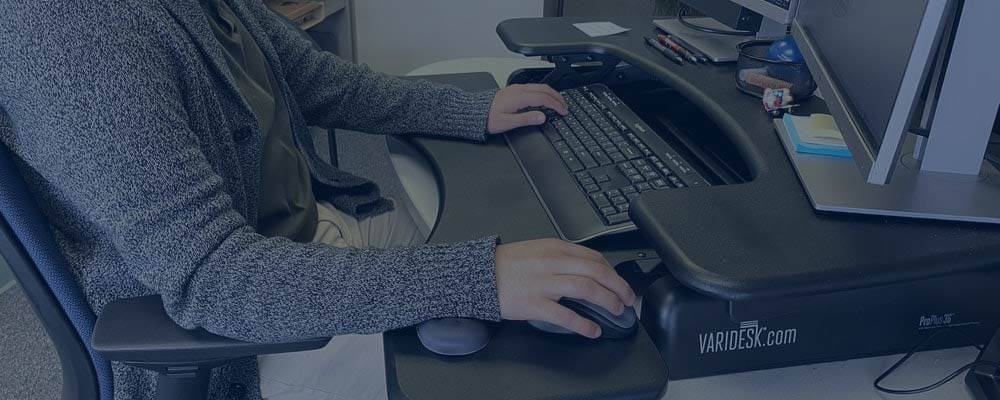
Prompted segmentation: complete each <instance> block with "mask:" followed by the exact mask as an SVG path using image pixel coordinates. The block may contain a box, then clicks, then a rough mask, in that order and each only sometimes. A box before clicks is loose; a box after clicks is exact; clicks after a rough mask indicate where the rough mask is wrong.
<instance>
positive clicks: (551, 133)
mask: <svg viewBox="0 0 1000 400" xmlns="http://www.w3.org/2000/svg"><path fill="white" fill-rule="evenodd" d="M542 132H543V133H545V137H546V138H547V139H549V141H550V142H555V141H557V140H562V135H560V134H559V131H557V130H555V129H542Z"/></svg>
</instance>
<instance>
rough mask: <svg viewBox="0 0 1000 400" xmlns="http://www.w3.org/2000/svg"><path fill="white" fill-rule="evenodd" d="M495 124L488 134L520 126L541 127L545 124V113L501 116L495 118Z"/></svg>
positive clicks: (536, 112) (533, 112)
mask: <svg viewBox="0 0 1000 400" xmlns="http://www.w3.org/2000/svg"><path fill="white" fill-rule="evenodd" d="M496 122H497V123H496V126H494V127H493V128H494V129H491V130H490V133H500V132H507V131H509V130H511V129H515V128H520V127H522V126H532V125H541V124H543V123H545V113H543V112H541V111H528V112H523V113H518V114H503V115H499V116H497V118H496Z"/></svg>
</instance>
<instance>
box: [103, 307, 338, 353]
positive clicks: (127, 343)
mask: <svg viewBox="0 0 1000 400" xmlns="http://www.w3.org/2000/svg"><path fill="white" fill-rule="evenodd" d="M329 341H330V338H317V339H307V340H299V341H295V342H289V343H251V342H244V341H240V340H236V339H230V338H226V337H222V336H218V335H214V334H211V333H209V332H208V331H206V330H204V329H201V328H198V329H184V328H182V327H180V326H179V325H177V324H176V323H174V321H173V320H172V319H170V317H169V316H168V315H167V312H166V311H165V310H164V309H163V302H162V301H161V300H160V296H144V297H136V298H131V299H121V300H116V301H113V302H111V303H108V305H106V306H105V307H104V310H103V311H102V312H101V315H100V317H98V318H97V323H96V324H95V325H94V338H93V341H92V342H91V345H92V346H93V349H94V351H96V352H98V353H100V354H101V355H103V356H104V357H105V358H107V359H108V360H112V361H121V362H126V363H185V364H188V363H201V362H206V361H213V360H220V359H235V358H243V357H251V356H256V355H259V354H275V353H290V352H296V351H306V350H315V349H318V348H321V347H323V346H325V345H326V344H327V342H329Z"/></svg>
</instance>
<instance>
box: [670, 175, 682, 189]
mask: <svg viewBox="0 0 1000 400" xmlns="http://www.w3.org/2000/svg"><path fill="white" fill-rule="evenodd" d="M667 179H669V180H670V183H672V184H674V186H675V187H679V188H683V187H687V185H685V184H684V182H681V180H680V178H678V177H677V176H676V175H670V176H668V177H667Z"/></svg>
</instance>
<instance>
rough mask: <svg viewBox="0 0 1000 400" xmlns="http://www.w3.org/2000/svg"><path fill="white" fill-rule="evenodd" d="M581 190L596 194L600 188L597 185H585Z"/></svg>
mask: <svg viewBox="0 0 1000 400" xmlns="http://www.w3.org/2000/svg"><path fill="white" fill-rule="evenodd" d="M583 190H586V191H587V193H596V192H600V191H601V187H600V186H597V185H586V186H584V187H583Z"/></svg>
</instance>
